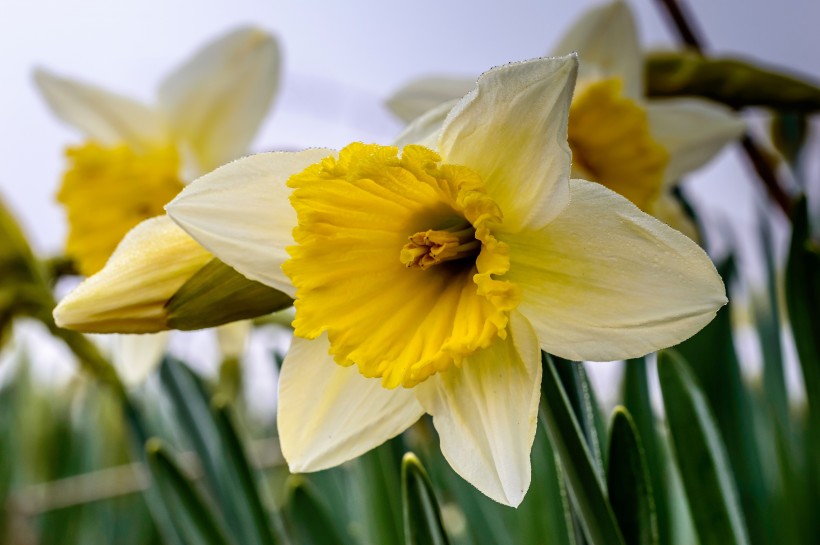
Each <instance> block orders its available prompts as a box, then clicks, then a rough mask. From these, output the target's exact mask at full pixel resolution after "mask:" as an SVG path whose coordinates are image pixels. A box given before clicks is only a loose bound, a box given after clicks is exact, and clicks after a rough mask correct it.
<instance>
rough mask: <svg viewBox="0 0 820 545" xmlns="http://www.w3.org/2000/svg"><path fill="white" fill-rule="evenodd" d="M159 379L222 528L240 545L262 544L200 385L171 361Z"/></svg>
mask: <svg viewBox="0 0 820 545" xmlns="http://www.w3.org/2000/svg"><path fill="white" fill-rule="evenodd" d="M160 378H161V380H162V383H163V385H164V386H165V389H166V391H168V393H169V394H170V397H171V400H172V402H173V405H174V409H175V410H176V414H177V417H178V418H179V420H180V423H181V425H180V426H179V429H180V432H181V433H183V434H184V436H185V437H186V438H187V439H188V441H189V442H190V444H191V446H192V447H193V449H194V452H196V454H197V456H198V458H199V460H200V462H201V463H202V470H203V478H204V484H205V485H206V489H207V490H208V491H209V492H210V494H211V496H212V497H213V499H214V501H215V502H216V505H217V506H218V508H219V514H220V515H221V516H222V517H223V518H224V521H225V526H226V527H227V528H228V529H230V532H231V535H233V536H236V538H237V540H239V541H241V542H242V543H243V544H245V543H247V544H259V543H264V542H262V541H259V538H258V535H257V534H256V532H255V531H254V528H255V526H254V522H253V520H254V517H253V515H252V514H251V512H250V510H249V509H248V505H247V500H246V498H244V497H243V496H242V495H241V494H240V490H239V486H238V484H237V482H236V476H235V475H234V474H233V473H232V471H231V468H230V467H229V466H228V465H227V463H226V461H227V460H228V456H227V455H226V453H225V446H224V445H223V443H222V438H221V437H220V434H219V430H218V429H217V424H216V421H215V418H214V416H213V414H212V412H211V407H210V402H209V397H208V394H207V393H206V392H205V389H204V387H203V385H202V384H201V383H200V381H199V379H198V378H197V377H196V376H195V375H194V374H193V373H192V372H191V371H190V370H188V369H187V368H186V367H185V366H184V365H182V364H181V363H180V362H178V361H175V360H173V359H171V358H166V359H165V360H164V361H163V363H162V366H161V367H160Z"/></svg>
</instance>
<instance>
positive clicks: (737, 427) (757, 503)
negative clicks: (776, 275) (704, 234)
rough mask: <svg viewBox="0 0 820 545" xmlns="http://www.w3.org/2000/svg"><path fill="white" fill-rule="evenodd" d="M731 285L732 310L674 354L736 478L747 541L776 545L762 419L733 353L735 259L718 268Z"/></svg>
mask: <svg viewBox="0 0 820 545" xmlns="http://www.w3.org/2000/svg"><path fill="white" fill-rule="evenodd" d="M718 269H719V271H720V273H721V276H722V277H723V280H724V282H725V283H726V284H727V286H729V288H730V289H729V290H728V291H729V299H730V302H729V304H728V305H726V306H724V307H723V308H722V309H720V310H719V311H718V313H717V315H716V316H715V319H714V320H712V321H711V322H710V323H709V324H708V325H707V326H706V327H704V328H703V329H702V330H700V331H699V332H698V333H697V334H695V335H694V336H692V337H690V338H689V339H688V340H686V341H684V342H682V343H681V344H679V345H678V346H677V347H676V348H675V350H676V351H677V353H678V354H680V356H681V357H682V358H683V359H684V360H685V361H686V362H687V364H688V365H689V369H690V370H691V372H692V373H693V374H694V376H695V379H696V381H697V384H698V386H699V387H700V388H702V392H703V394H704V396H705V398H706V400H707V402H708V405H709V408H710V410H711V414H712V416H713V418H714V419H715V423H716V424H717V428H718V430H719V434H720V437H721V440H722V442H723V444H724V445H725V447H726V451H727V454H728V460H729V464H730V466H729V470H730V473H729V475H730V476H731V477H732V478H733V479H734V482H735V487H736V488H737V491H738V494H739V497H740V504H741V507H742V508H743V513H744V515H745V519H746V524H747V525H748V529H749V537H750V538H751V541H752V543H753V544H755V545H762V544H764V543H772V542H776V541H777V527H778V526H779V522H778V521H777V520H775V519H773V518H772V514H773V512H772V510H771V509H770V508H768V506H767V505H766V498H767V497H769V495H770V491H769V485H768V483H767V482H766V481H765V480H764V476H765V474H766V473H765V471H764V468H763V462H762V459H761V454H760V445H759V444H758V439H757V434H758V428H759V422H758V418H757V416H758V415H756V414H755V412H754V411H753V407H752V402H751V398H750V394H749V392H748V391H747V390H746V386H745V384H744V382H743V377H742V374H741V371H740V361H739V360H738V357H737V353H736V352H735V345H734V340H733V331H732V320H731V308H732V302H731V299H732V293H731V281H732V278H734V276H735V266H734V260H733V259H729V260H727V262H726V263H724V264H723V265H721V266H719V267H718Z"/></svg>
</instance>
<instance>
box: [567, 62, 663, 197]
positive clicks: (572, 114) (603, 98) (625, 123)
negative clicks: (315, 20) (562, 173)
mask: <svg viewBox="0 0 820 545" xmlns="http://www.w3.org/2000/svg"><path fill="white" fill-rule="evenodd" d="M622 87H623V83H622V82H621V80H620V79H617V78H612V79H605V80H601V81H596V82H594V83H591V84H589V85H587V86H586V87H585V88H583V89H581V90H580V92H576V97H575V98H574V99H573V101H572V105H571V106H570V110H569V138H568V139H569V145H570V148H571V149H572V169H573V175H574V176H577V177H580V178H586V179H589V180H591V181H593V182H598V183H599V184H602V185H604V186H606V187H608V188H609V189H611V190H613V191H615V192H617V193H620V194H621V195H623V196H624V197H626V198H627V199H629V200H630V201H632V202H633V203H634V204H635V205H636V206H638V208H640V209H641V210H643V211H645V212H650V211H651V210H652V205H653V204H654V203H655V201H656V200H657V199H658V197H659V196H660V193H661V188H662V185H663V176H664V171H665V169H666V165H667V163H668V162H669V154H668V153H667V151H666V150H665V149H664V148H663V146H661V145H660V144H659V143H658V142H657V141H655V139H654V138H653V136H652V133H651V131H650V127H649V120H648V118H647V115H646V110H645V109H644V108H642V107H641V106H640V105H639V104H637V103H636V102H635V101H634V100H631V99H629V98H627V97H624V96H623V95H622V93H621V90H622Z"/></svg>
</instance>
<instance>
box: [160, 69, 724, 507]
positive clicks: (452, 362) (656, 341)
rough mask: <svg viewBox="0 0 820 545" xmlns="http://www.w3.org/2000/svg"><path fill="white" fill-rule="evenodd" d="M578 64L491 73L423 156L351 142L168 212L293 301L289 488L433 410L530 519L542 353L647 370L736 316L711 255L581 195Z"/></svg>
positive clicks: (286, 429)
mask: <svg viewBox="0 0 820 545" xmlns="http://www.w3.org/2000/svg"><path fill="white" fill-rule="evenodd" d="M577 66H578V62H577V59H576V57H575V56H568V57H562V58H549V59H535V60H532V61H527V62H521V63H515V64H509V65H506V66H502V67H499V68H494V69H492V70H490V71H489V72H487V73H485V74H484V75H482V76H481V77H480V78H479V80H478V87H477V88H476V89H475V90H474V91H472V92H471V93H469V94H468V95H466V96H465V97H464V98H463V99H461V101H459V102H458V104H456V106H455V107H454V108H453V109H452V110H451V111H450V113H449V114H448V115H447V117H446V121H445V122H444V124H443V126H442V128H441V131H440V132H439V133H438V135H437V137H436V138H435V139H434V140H433V143H432V144H431V145H433V146H435V149H436V150H435V151H434V150H433V149H430V148H427V147H424V146H421V145H408V146H405V147H404V149H403V150H401V151H400V150H399V149H398V148H397V147H387V146H378V145H365V144H361V143H355V144H351V145H349V146H347V147H345V148H344V149H343V150H341V152H339V153H336V152H334V151H332V150H325V149H310V150H306V151H302V152H295V153H267V154H260V155H255V156H251V157H247V158H244V159H240V160H238V161H235V162H233V163H231V164H229V165H226V166H224V167H221V168H219V169H217V170H215V171H214V172H212V173H210V174H207V175H205V176H203V177H202V178H200V179H199V180H197V181H195V182H194V183H192V184H191V185H190V186H188V187H187V188H186V189H185V190H183V192H182V193H181V194H180V195H179V196H178V197H177V198H176V199H175V200H174V201H173V202H172V203H170V204H169V205H168V207H167V210H168V214H169V216H170V217H171V219H173V220H174V221H176V222H177V223H178V224H179V225H180V226H181V227H182V228H183V229H185V230H186V231H187V232H188V233H189V234H190V235H191V236H193V237H194V238H195V239H196V240H198V241H199V242H200V243H202V245H203V246H205V247H206V248H207V249H208V250H210V251H211V252H213V253H214V254H215V255H216V256H218V257H219V258H220V259H222V260H223V261H225V262H226V263H228V264H230V265H231V266H232V267H234V268H236V269H237V270H238V271H239V272H241V273H243V274H245V275H246V276H248V277H249V278H251V279H254V280H257V281H260V282H263V283H266V284H268V285H270V286H272V287H275V288H276V289H279V290H281V291H283V292H285V293H288V294H289V295H291V296H292V297H294V298H295V300H296V318H295V320H294V322H293V325H294V331H295V337H294V340H293V344H292V346H291V349H290V351H289V352H288V355H287V357H286V358H285V361H284V363H283V367H282V373H281V376H280V383H279V403H280V405H279V412H278V424H279V434H280V440H281V445H282V451H283V454H284V456H285V458H286V460H287V461H288V464H289V466H290V469H291V470H292V471H295V472H305V471H316V470H320V469H324V468H328V467H331V466H334V465H337V464H340V463H342V462H344V461H346V460H349V459H351V458H353V457H355V456H358V455H360V454H362V453H364V452H366V451H367V450H369V449H371V448H373V447H375V446H377V445H379V444H381V443H382V442H384V441H385V440H387V439H389V438H391V437H393V436H395V435H397V434H398V433H400V432H401V431H403V430H404V429H406V428H407V427H408V426H410V425H412V424H413V423H414V422H415V421H416V420H418V418H419V417H420V416H421V415H423V414H424V413H429V414H431V415H432V417H433V423H434V425H435V427H436V429H437V430H438V432H439V436H440V438H441V449H442V452H443V453H444V456H445V457H446V458H447V460H448V461H449V463H450V464H451V465H452V467H453V468H454V469H455V470H456V471H457V472H458V473H459V474H460V475H461V476H462V477H464V478H465V479H466V480H468V481H469V482H470V483H472V484H473V485H475V486H476V487H477V488H478V489H479V490H480V491H482V492H483V493H485V494H486V495H488V496H489V497H491V498H493V499H494V500H496V501H498V502H501V503H504V504H507V505H518V504H519V503H520V502H521V500H522V499H523V497H524V494H525V493H526V491H527V488H528V487H529V483H530V449H531V447H532V442H533V438H534V436H535V429H536V414H537V409H538V403H539V398H540V384H541V359H540V351H539V350H540V349H543V350H547V351H549V352H551V353H554V354H558V355H560V356H563V357H566V358H571V359H582V360H613V359H621V358H629V357H635V356H640V355H643V354H646V353H648V352H652V351H654V350H657V349H659V348H662V347H666V346H670V345H673V344H676V343H678V342H680V341H681V340H683V339H685V338H687V337H689V336H690V335H692V334H693V333H695V332H696V331H698V330H699V329H700V328H701V327H703V325H704V324H706V323H708V322H709V321H710V320H711V319H712V317H713V316H714V314H715V312H716V311H717V309H718V308H719V307H720V306H721V305H723V304H724V303H725V302H726V298H725V292H724V287H723V283H722V281H721V279H720V277H719V276H718V274H717V272H716V271H715V268H714V267H713V266H712V263H711V261H710V260H709V258H708V257H707V256H706V254H705V253H704V252H703V251H702V250H701V249H700V248H699V247H698V246H697V245H696V244H695V243H694V242H692V241H691V240H690V239H688V238H687V237H686V236H684V235H682V234H681V233H679V232H678V231H675V230H674V229H671V228H670V227H668V226H666V225H665V224H663V223H661V222H659V221H657V220H655V219H654V218H652V217H651V216H648V215H647V214H645V213H643V212H641V211H640V210H639V209H638V208H637V207H635V206H634V205H633V204H632V203H630V202H629V201H628V200H626V199H624V198H623V197H621V196H619V195H617V194H616V193H614V192H612V191H610V190H608V189H606V188H605V187H603V186H601V185H598V184H593V183H589V182H585V181H581V180H570V151H569V148H568V146H567V116H568V113H569V107H570V101H571V96H572V90H573V85H574V82H575V78H576V73H577Z"/></svg>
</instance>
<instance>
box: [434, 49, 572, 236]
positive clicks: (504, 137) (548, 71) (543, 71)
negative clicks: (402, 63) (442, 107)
mask: <svg viewBox="0 0 820 545" xmlns="http://www.w3.org/2000/svg"><path fill="white" fill-rule="evenodd" d="M577 71H578V59H577V57H576V56H574V55H570V56H567V57H561V58H554V59H534V60H531V61H526V62H520V63H513V64H508V65H505V66H501V67H497V68H493V69H492V70H490V71H489V72H486V73H484V74H482V75H481V77H480V78H479V79H478V87H477V88H476V89H475V90H474V91H472V92H471V93H470V94H468V95H467V96H465V97H464V98H463V99H462V100H461V101H460V102H459V103H458V104H457V105H456V107H455V108H453V110H452V111H451V112H450V115H449V116H448V117H447V120H446V121H445V123H444V127H443V129H442V133H441V138H440V139H439V148H438V149H439V151H440V152H441V155H442V156H443V158H444V160H445V161H446V162H448V163H453V164H460V165H465V166H468V167H470V168H472V169H473V170H475V171H477V172H478V173H479V174H480V175H481V176H482V177H483V178H484V182H485V184H486V187H487V191H488V193H489V194H490V195H491V196H492V197H493V198H494V199H495V200H496V202H498V204H499V205H500V206H501V210H502V211H503V213H504V224H505V225H506V226H508V227H509V228H511V229H522V228H525V227H526V228H530V229H536V228H538V227H542V226H544V225H546V224H547V223H549V221H550V220H552V218H554V217H555V216H556V215H557V214H558V213H559V212H560V211H561V210H562V209H563V208H564V207H565V206H566V204H567V202H568V201H569V187H568V181H569V173H570V151H569V146H568V145H567V118H568V115H569V103H570V101H571V100H572V90H573V86H574V84H575V76H576V73H577Z"/></svg>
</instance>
